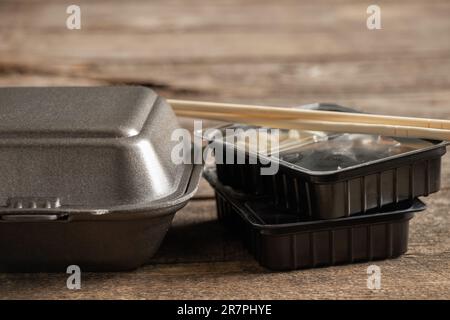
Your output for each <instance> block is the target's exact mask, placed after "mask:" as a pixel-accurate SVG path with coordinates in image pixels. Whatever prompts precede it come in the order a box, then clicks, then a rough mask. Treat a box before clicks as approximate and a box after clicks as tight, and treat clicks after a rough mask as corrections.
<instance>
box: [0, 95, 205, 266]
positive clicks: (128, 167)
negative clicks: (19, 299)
mask: <svg viewBox="0 0 450 320" xmlns="http://www.w3.org/2000/svg"><path fill="white" fill-rule="evenodd" d="M0 110H1V121H0V179H1V181H2V183H1V185H0V270H1V271H44V270H45V271H52V270H55V271H59V270H65V268H67V266H69V265H78V266H79V267H80V268H81V269H82V270H84V271H87V270H95V271H118V270H128V269H133V268H136V267H138V266H140V265H142V264H144V263H145V262H146V261H147V260H148V259H149V258H150V257H151V256H152V255H153V254H154V253H155V251H156V250H157V249H158V247H159V245H160V243H161V241H162V240H163V238H164V236H165V234H166V232H167V230H168V228H169V226H170V224H171V221H172V218H173V216H174V214H175V212H176V211H177V210H179V209H180V208H182V207H183V206H184V205H185V204H186V203H187V201H188V200H189V199H190V198H191V197H192V196H193V194H194V193H195V191H196V189H197V185H198V180H199V177H200V175H201V171H202V167H201V166H193V165H185V164H174V163H173V162H172V161H171V158H170V154H171V151H172V147H173V145H174V143H175V142H174V141H171V139H170V136H171V133H172V131H173V130H174V129H176V128H177V127H178V124H177V119H176V117H175V114H174V113H173V111H172V109H171V108H170V106H169V105H168V104H167V103H166V102H165V101H164V100H163V99H161V98H160V97H158V96H157V95H156V94H155V93H154V92H153V91H151V90H149V89H146V88H143V87H89V88H69V87H66V88H1V89H0Z"/></svg>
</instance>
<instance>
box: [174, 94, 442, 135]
mask: <svg viewBox="0 0 450 320" xmlns="http://www.w3.org/2000/svg"><path fill="white" fill-rule="evenodd" d="M168 103H169V104H170V105H171V106H172V108H173V109H174V110H175V113H176V114H177V115H178V116H183V117H191V118H199V119H210V120H220V121H226V122H233V123H247V124H252V125H258V126H266V127H272V128H280V129H299V130H314V131H328V132H347V133H367V134H377V135H383V136H392V137H411V138H412V137H414V138H423V139H432V140H447V141H450V121H449V120H438V119H426V118H412V117H396V116H386V115H375V114H361V113H348V112H336V111H318V110H305V109H293V108H283V107H268V106H253V105H240V104H229V103H216V102H201V101H187V100H168Z"/></svg>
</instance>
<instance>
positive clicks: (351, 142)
mask: <svg viewBox="0 0 450 320" xmlns="http://www.w3.org/2000/svg"><path fill="white" fill-rule="evenodd" d="M236 129H237V130H236ZM250 130H252V131H251V132H250ZM220 132H221V135H222V138H220V140H221V141H220V142H221V143H224V142H225V143H227V144H232V145H234V146H235V147H236V148H237V149H238V150H242V151H245V152H252V153H256V154H258V155H263V156H266V157H267V156H270V158H271V159H272V160H282V161H284V162H287V163H289V164H291V165H294V166H297V167H300V168H303V169H306V170H309V171H335V170H340V169H344V168H350V167H353V166H357V165H361V164H364V163H367V162H371V161H376V160H382V159H385V158H389V157H392V156H397V155H400V154H405V153H408V152H411V151H415V150H419V149H423V148H427V147H431V146H433V145H434V144H433V143H432V142H429V141H426V140H422V139H415V138H393V137H385V136H379V135H369V134H351V133H326V132H319V131H301V130H281V129H280V130H276V129H268V128H258V127H252V126H243V125H240V126H239V125H232V126H227V127H222V128H220ZM203 136H204V137H205V138H207V139H208V140H209V141H215V139H213V138H211V136H207V135H206V136H205V135H203ZM219 136H220V135H219ZM215 138H216V139H217V135H216V136H215Z"/></svg>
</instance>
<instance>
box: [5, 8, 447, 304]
mask: <svg viewBox="0 0 450 320" xmlns="http://www.w3.org/2000/svg"><path fill="white" fill-rule="evenodd" d="M78 3H79V4H80V5H81V8H82V19H83V20H82V30H80V31H69V30H67V29H66V28H65V19H66V16H67V15H66V13H65V6H66V4H65V3H62V2H60V1H56V0H52V1H44V0H34V1H24V0H4V1H1V2H0V86H43V85H52V86H54V85H80V86H90V85H108V84H141V85H145V86H149V87H152V88H154V89H155V90H156V91H158V92H159V93H160V94H161V95H163V96H166V97H170V98H180V99H198V100H213V101H222V102H236V103H255V104H267V105H270V104H272V105H280V106H294V105H300V104H305V103H312V102H336V103H339V104H342V105H346V106H350V107H355V108H358V109H361V110H364V111H369V112H374V113H385V114H392V115H407V116H423V117H434V118H442V119H444V118H445V119H450V37H449V34H450V20H449V19H448V17H449V14H450V3H449V2H448V1H445V0H430V1H426V2H425V1H419V0H414V1H407V0H402V1H395V2H393V1H385V0H380V1H377V4H378V5H380V7H381V10H382V27H383V29H382V30H379V31H369V30H367V28H366V27H365V24H366V17H367V14H366V8H367V6H368V5H370V4H372V1H368V0H367V1H366V0H363V1H358V0H339V1H335V0H316V1H314V2H310V1H306V0H280V1H276V2H274V1H260V0H258V1H257V0H246V1H243V0H217V1H205V0H189V1H186V0H154V1H144V0H130V1H119V0H114V1H95V2H93V1H90V2H88V1H78ZM181 123H182V125H183V126H184V127H187V128H192V120H189V119H181ZM213 124H217V123H212V122H208V123H207V125H213ZM442 175H443V176H442V190H441V192H439V193H438V194H434V195H432V196H430V197H428V198H426V199H425V202H427V204H428V205H429V208H428V210H427V211H426V212H425V213H421V214H418V215H416V217H415V218H414V219H413V220H412V221H411V229H410V245H409V251H408V253H407V254H406V255H404V256H403V257H401V258H399V259H394V260H388V261H379V262H376V264H377V265H379V266H380V267H381V269H382V289H381V290H379V291H371V290H368V289H367V286H366V279H367V274H366V268H367V266H368V265H369V263H362V264H354V265H347V266H339V267H330V268H319V269H310V270H301V271H292V272H282V273H280V272H270V271H268V270H266V269H264V268H262V267H260V266H259V265H258V264H257V262H256V261H255V260H254V259H253V258H252V257H251V256H250V255H249V254H248V253H247V251H246V250H245V249H244V248H243V246H242V244H241V243H240V241H239V239H237V238H236V237H235V236H234V235H233V233H232V232H230V231H229V230H227V229H225V228H224V227H222V226H221V225H220V224H219V223H218V222H217V218H216V212H215V203H214V200H213V198H212V197H213V191H212V189H211V188H210V187H209V186H208V185H207V183H206V182H205V181H202V182H201V183H200V187H199V192H198V193H197V195H196V197H195V199H194V200H193V201H191V202H190V203H189V204H188V205H187V206H186V207H185V208H184V209H183V210H182V211H180V212H179V213H177V215H176V217H175V220H174V222H173V227H172V228H171V229H170V230H169V233H168V234H167V237H166V239H165V241H164V243H163V245H162V247H161V249H160V250H159V251H158V253H157V254H156V255H155V257H154V258H152V260H151V261H149V263H148V265H146V266H145V267H143V268H140V269H138V270H136V271H134V272H127V273H98V274H96V273H87V274H83V277H82V289H81V290H78V291H70V290H67V289H66V286H65V284H66V275H65V274H0V298H2V299H12V298H31V299H91V298H98V299H117V298H119V299H183V298H184V299H218V298H230V299H240V298H243V299H246V298H250V299H260V298H261V299H278V298H280V299H281V298H285V299H354V298H367V299H432V298H434V299H449V298H450V217H449V205H450V157H449V156H446V157H445V158H444V163H443V172H442Z"/></svg>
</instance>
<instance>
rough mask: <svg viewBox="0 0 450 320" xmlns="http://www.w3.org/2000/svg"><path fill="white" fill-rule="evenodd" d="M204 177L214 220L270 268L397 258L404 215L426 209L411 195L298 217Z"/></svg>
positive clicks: (209, 174) (402, 247)
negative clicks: (363, 210)
mask: <svg viewBox="0 0 450 320" xmlns="http://www.w3.org/2000/svg"><path fill="white" fill-rule="evenodd" d="M204 176H205V178H206V179H207V180H208V182H209V183H210V184H211V185H212V186H213V187H214V189H215V193H216V201H217V213H218V216H219V219H220V220H221V221H223V222H224V223H225V224H226V225H227V226H228V227H229V228H230V229H231V230H234V231H236V232H237V233H238V234H239V235H240V236H241V237H242V239H243V241H244V243H245V245H246V247H247V248H248V250H249V251H250V252H251V253H252V254H253V255H254V257H255V258H256V259H257V260H258V262H259V263H260V264H261V265H262V266H264V267H267V268H269V269H273V270H294V269H302V268H314V267H321V266H332V265H339V264H348V263H353V262H363V261H371V260H380V259H388V258H395V257H398V256H400V255H402V254H404V253H405V252H406V251H407V249H408V232H409V220H410V219H411V218H412V217H413V213H414V212H417V211H422V210H424V209H425V205H424V204H423V203H422V202H421V201H420V200H418V199H414V200H413V201H405V202H402V203H399V204H396V205H395V206H391V207H389V208H388V207H387V208H385V210H384V211H382V212H378V213H371V214H364V215H356V216H353V217H346V218H339V219H332V220H308V219H304V220H302V219H300V218H299V217H298V216H297V217H296V216H293V215H292V214H289V213H286V211H283V210H280V209H279V208H277V207H275V206H273V205H271V204H270V201H267V200H268V199H267V198H264V197H255V196H253V197H249V196H248V195H245V194H242V193H239V192H236V191H234V190H233V189H232V188H230V187H227V186H224V185H222V184H221V183H220V182H219V181H218V180H217V176H216V173H215V170H212V169H208V170H205V172H204Z"/></svg>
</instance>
